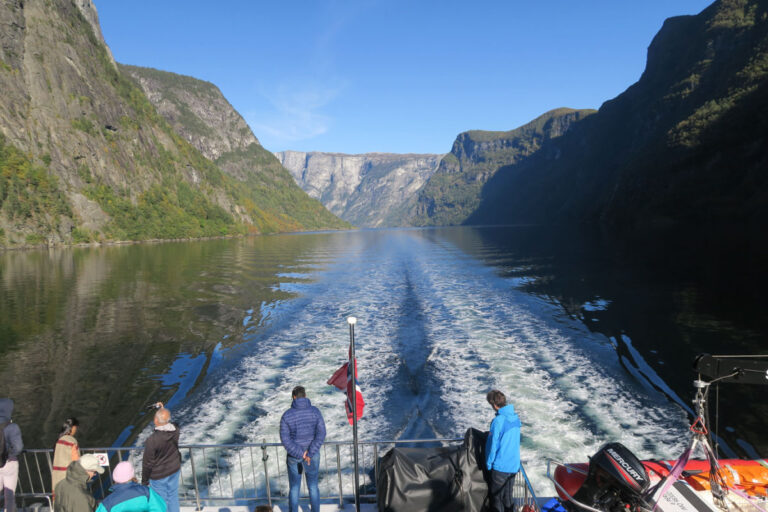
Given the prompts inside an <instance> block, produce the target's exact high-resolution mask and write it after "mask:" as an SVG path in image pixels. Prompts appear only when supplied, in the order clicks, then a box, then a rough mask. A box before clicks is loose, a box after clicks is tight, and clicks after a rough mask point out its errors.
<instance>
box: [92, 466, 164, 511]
mask: <svg viewBox="0 0 768 512" xmlns="http://www.w3.org/2000/svg"><path fill="white" fill-rule="evenodd" d="M112 481H113V482H114V485H113V486H112V489H111V491H112V494H110V495H109V496H107V497H106V498H104V501H102V502H101V504H100V505H99V508H97V509H96V512H166V510H167V507H166V505H165V501H163V498H161V497H160V495H159V494H157V493H156V492H155V491H154V489H152V488H150V487H147V486H144V485H141V484H140V483H139V482H138V481H137V480H136V476H135V473H134V470H133V466H132V465H131V463H130V462H127V461H125V462H121V463H120V464H118V465H117V466H115V470H114V471H112Z"/></svg>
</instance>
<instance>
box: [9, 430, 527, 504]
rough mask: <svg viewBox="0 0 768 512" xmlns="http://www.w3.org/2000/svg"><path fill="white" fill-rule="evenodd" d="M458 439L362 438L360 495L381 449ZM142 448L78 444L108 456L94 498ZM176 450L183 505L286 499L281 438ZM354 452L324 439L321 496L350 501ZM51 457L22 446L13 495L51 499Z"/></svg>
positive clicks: (369, 485) (521, 493)
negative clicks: (120, 464)
mask: <svg viewBox="0 0 768 512" xmlns="http://www.w3.org/2000/svg"><path fill="white" fill-rule="evenodd" d="M462 441H463V439H462V438H455V439H449V438H443V439H398V440H389V441H382V440H376V441H360V442H359V443H358V444H359V450H360V453H359V460H360V464H359V466H360V467H359V471H358V479H359V486H360V498H361V499H362V500H364V501H369V502H370V501H375V500H376V481H377V479H378V476H379V454H383V453H385V452H386V451H387V450H389V449H390V448H392V447H395V446H400V445H411V446H414V445H420V444H425V443H435V442H439V443H441V444H442V445H443V446H445V445H446V444H454V443H460V442H462ZM143 450H144V448H143V446H130V447H121V448H114V447H113V448H81V453H104V452H106V453H107V454H108V456H109V468H108V469H109V471H105V472H104V474H103V475H97V476H96V478H94V480H92V482H91V491H92V492H93V494H94V495H95V496H96V497H97V498H98V497H103V496H105V495H106V494H107V492H108V491H109V487H110V485H111V478H110V476H111V472H112V470H113V469H114V467H115V465H117V463H118V462H120V461H123V460H130V461H132V462H133V464H134V466H135V467H136V473H137V475H138V474H139V473H140V470H141V455H142V453H143ZM179 450H180V452H181V454H182V466H181V482H180V485H179V501H180V502H181V503H182V504H183V505H188V506H194V507H196V508H197V510H202V508H203V506H204V505H207V504H214V503H219V504H224V503H227V504H232V505H235V504H237V505H251V506H253V505H258V504H269V505H273V502H275V501H284V500H285V499H287V497H288V478H287V472H286V468H285V449H284V448H283V447H282V445H281V444H280V443H267V442H265V441H263V442H261V443H252V444H251V443H247V444H219V445H211V444H190V445H181V446H179ZM352 452H353V445H352V442H351V441H327V442H325V443H324V444H323V447H322V449H321V451H320V454H319V463H320V481H319V486H320V498H321V499H322V500H325V501H328V500H333V501H337V502H338V503H339V505H340V506H343V504H344V503H345V501H346V502H351V501H352V498H353V496H354V480H355V479H354V469H353V453H352ZM259 455H260V456H261V464H259V460H258V459H259ZM52 457H53V450H52V449H31V450H25V451H24V452H23V453H22V454H21V455H20V457H19V483H18V487H17V493H16V497H17V498H19V499H21V500H22V501H23V502H24V503H26V502H33V501H39V500H48V501H49V502H50V496H51V488H50V487H51V477H50V470H51V465H52ZM519 475H522V478H519V477H518V478H516V479H515V490H514V499H515V503H516V504H517V505H518V506H519V507H522V506H524V505H530V506H531V507H533V508H532V509H531V508H527V510H528V511H529V512H539V505H538V502H537V500H536V495H535V493H534V491H533V488H532V487H531V484H530V481H529V479H528V475H527V474H526V473H525V469H524V468H523V466H522V464H521V467H520V473H519ZM302 491H303V492H302V498H307V497H308V492H306V486H305V484H303V489H302ZM518 510H521V508H518Z"/></svg>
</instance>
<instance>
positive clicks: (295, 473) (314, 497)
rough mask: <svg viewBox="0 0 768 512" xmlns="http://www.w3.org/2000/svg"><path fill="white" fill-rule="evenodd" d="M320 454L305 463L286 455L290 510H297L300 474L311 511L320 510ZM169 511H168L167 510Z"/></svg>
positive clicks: (293, 511)
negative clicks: (306, 490)
mask: <svg viewBox="0 0 768 512" xmlns="http://www.w3.org/2000/svg"><path fill="white" fill-rule="evenodd" d="M319 455H320V454H318V457H315V459H314V460H312V463H311V464H310V465H307V463H306V462H304V460H303V459H297V458H294V457H291V456H290V455H288V456H287V458H286V460H285V463H286V465H287V466H288V483H289V484H290V486H291V489H290V491H289V492H288V508H289V510H290V512H298V510H299V495H300V494H301V474H302V473H304V474H305V475H306V476H307V487H309V503H310V505H311V506H312V512H319V511H320V490H319V489H318V487H317V479H318V476H319V474H320V457H319ZM169 512H170V511H169Z"/></svg>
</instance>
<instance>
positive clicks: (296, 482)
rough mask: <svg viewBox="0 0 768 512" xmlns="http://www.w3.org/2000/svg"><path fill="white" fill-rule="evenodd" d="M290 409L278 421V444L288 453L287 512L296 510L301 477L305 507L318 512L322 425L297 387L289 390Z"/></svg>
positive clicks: (320, 419) (314, 408)
mask: <svg viewBox="0 0 768 512" xmlns="http://www.w3.org/2000/svg"><path fill="white" fill-rule="evenodd" d="M291 397H292V399H293V403H291V408H290V409H288V410H287V411H285V412H284V413H283V417H282V418H280V442H281V443H283V447H284V448H285V451H286V452H287V453H288V455H287V458H286V464H287V466H288V483H289V484H290V487H291V489H290V492H289V493H288V506H289V508H290V510H291V512H298V510H299V491H300V490H301V473H304V474H305V475H307V487H308V488H309V503H310V505H311V506H312V512H319V510H320V490H319V489H318V487H317V478H318V474H319V469H320V457H319V453H320V446H322V444H323V441H324V440H325V422H324V421H323V415H322V414H320V411H319V410H318V408H317V407H313V406H312V403H311V402H310V401H309V398H307V393H306V391H305V390H304V388H303V387H301V386H296V387H295V388H293V392H292V393H291Z"/></svg>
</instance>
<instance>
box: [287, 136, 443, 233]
mask: <svg viewBox="0 0 768 512" xmlns="http://www.w3.org/2000/svg"><path fill="white" fill-rule="evenodd" d="M276 155H277V158H278V159H279V160H280V162H281V163H282V164H283V165H284V166H285V167H286V168H287V169H288V170H289V171H290V173H291V174H292V175H293V177H294V179H295V180H296V182H297V183H298V184H299V186H300V187H301V188H302V189H304V190H305V191H306V192H307V193H308V194H309V195H310V196H311V197H314V198H316V199H319V200H320V201H321V202H322V203H323V204H324V205H325V206H326V207H327V208H328V209H329V210H331V212H333V213H334V214H336V215H338V216H339V217H340V218H342V219H344V220H346V221H347V222H350V223H351V224H353V225H356V226H364V227H384V226H405V225H408V220H409V219H410V218H411V217H412V215H413V212H414V208H415V205H416V196H417V193H418V191H419V190H420V189H421V187H422V186H423V185H424V183H425V182H426V181H427V180H428V179H429V177H430V176H431V175H432V174H433V173H434V172H435V170H436V169H437V167H438V164H439V163H440V159H441V157H442V156H441V155H397V154H388V153H366V154H361V155H345V154H341V153H319V152H310V153H302V152H299V151H283V152H281V153H276Z"/></svg>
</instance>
